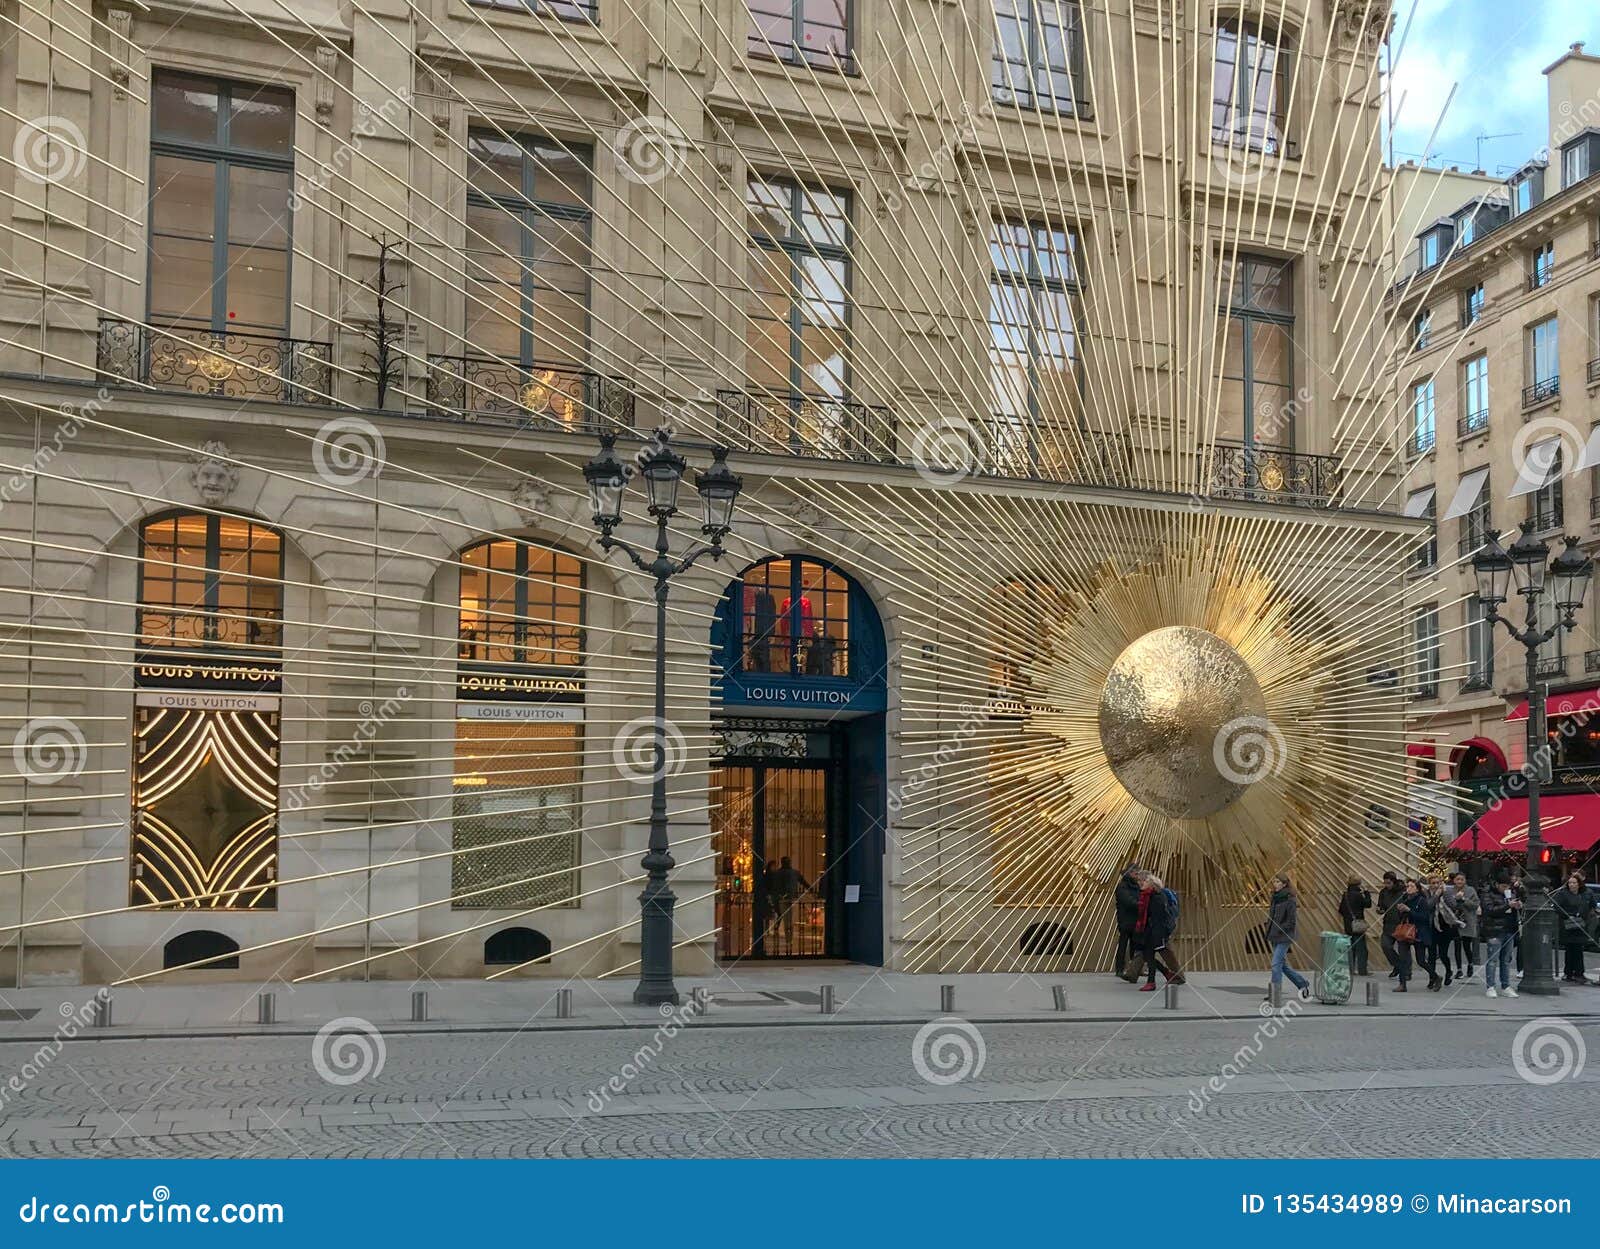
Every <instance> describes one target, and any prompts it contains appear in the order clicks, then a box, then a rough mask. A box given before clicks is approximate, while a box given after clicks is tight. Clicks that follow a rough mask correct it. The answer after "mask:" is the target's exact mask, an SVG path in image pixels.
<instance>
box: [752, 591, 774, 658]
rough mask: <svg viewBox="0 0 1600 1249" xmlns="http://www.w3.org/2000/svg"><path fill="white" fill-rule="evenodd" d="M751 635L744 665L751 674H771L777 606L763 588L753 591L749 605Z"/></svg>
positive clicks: (768, 592)
mask: <svg viewBox="0 0 1600 1249" xmlns="http://www.w3.org/2000/svg"><path fill="white" fill-rule="evenodd" d="M750 614H751V626H752V634H751V640H750V645H749V649H748V653H747V654H746V656H745V660H746V664H747V666H748V667H749V669H750V671H752V672H771V671H772V665H773V635H774V633H775V632H776V631H777V628H778V605H777V602H776V600H775V599H774V598H773V597H772V591H771V590H769V589H767V588H766V587H765V586H762V587H760V588H759V589H757V590H756V591H755V595H754V598H753V601H752V603H751V611H750Z"/></svg>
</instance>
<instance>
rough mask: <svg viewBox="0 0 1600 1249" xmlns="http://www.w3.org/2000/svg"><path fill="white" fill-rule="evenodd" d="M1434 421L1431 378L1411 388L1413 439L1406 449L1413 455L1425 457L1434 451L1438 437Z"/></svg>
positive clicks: (1411, 438)
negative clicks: (1434, 444)
mask: <svg viewBox="0 0 1600 1249" xmlns="http://www.w3.org/2000/svg"><path fill="white" fill-rule="evenodd" d="M1434 420H1435V417H1434V402H1433V379H1432V378H1431V377H1430V378H1428V379H1427V380H1426V381H1421V382H1417V383H1415V384H1414V385H1413V386H1412V387H1411V437H1410V439H1409V441H1408V442H1407V444H1406V449H1407V450H1408V451H1409V452H1410V453H1411V454H1412V455H1424V454H1426V453H1427V452H1429V451H1432V450H1433V443H1434V439H1435V437H1436V436H1437V429H1436V426H1435V424H1434Z"/></svg>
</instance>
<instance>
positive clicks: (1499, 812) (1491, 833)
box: [1450, 794, 1600, 854]
mask: <svg viewBox="0 0 1600 1249" xmlns="http://www.w3.org/2000/svg"><path fill="white" fill-rule="evenodd" d="M1473 828H1476V829H1477V830H1478V845H1477V848H1478V849H1479V850H1480V851H1482V852H1484V853H1486V854H1487V853H1491V852H1495V851H1500V850H1526V849H1527V848H1528V800H1527V799H1526V798H1503V799H1501V801H1500V806H1499V807H1498V809H1495V810H1490V811H1485V812H1484V813H1483V815H1482V817H1480V818H1479V820H1478V822H1477V823H1476V824H1475V825H1473ZM1539 833H1540V835H1541V836H1542V837H1543V838H1544V839H1545V840H1546V841H1548V842H1550V843H1551V844H1552V845H1557V846H1565V847H1566V848H1567V849H1569V850H1588V849H1591V848H1592V847H1593V846H1594V845H1595V843H1596V842H1600V794H1545V795H1543V796H1542V797H1541V798H1540V799H1539ZM1472 848H1473V845H1472V828H1469V829H1467V831H1466V832H1464V833H1462V834H1461V836H1459V837H1457V838H1456V839H1455V840H1454V841H1452V842H1451V843H1450V849H1452V850H1471V849H1472Z"/></svg>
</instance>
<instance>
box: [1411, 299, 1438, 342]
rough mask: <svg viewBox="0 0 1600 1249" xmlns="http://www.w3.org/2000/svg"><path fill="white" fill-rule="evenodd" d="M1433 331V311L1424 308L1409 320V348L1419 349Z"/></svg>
mask: <svg viewBox="0 0 1600 1249" xmlns="http://www.w3.org/2000/svg"><path fill="white" fill-rule="evenodd" d="M1432 333H1433V313H1432V312H1430V311H1429V310H1428V309H1426V308H1424V309H1423V310H1422V311H1421V312H1419V313H1417V315H1416V317H1415V318H1414V319H1413V320H1412V322H1411V350H1412V351H1421V350H1423V349H1424V348H1425V347H1427V345H1428V339H1429V336H1430V335H1431V334H1432Z"/></svg>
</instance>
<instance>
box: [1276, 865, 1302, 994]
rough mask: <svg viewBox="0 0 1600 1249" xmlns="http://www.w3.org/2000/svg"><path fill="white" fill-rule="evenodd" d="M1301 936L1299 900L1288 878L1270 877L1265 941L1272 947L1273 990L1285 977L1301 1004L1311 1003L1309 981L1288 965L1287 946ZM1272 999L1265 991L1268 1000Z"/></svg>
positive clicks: (1280, 876)
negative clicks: (1295, 991) (1270, 888)
mask: <svg viewBox="0 0 1600 1249" xmlns="http://www.w3.org/2000/svg"><path fill="white" fill-rule="evenodd" d="M1299 935H1300V901H1299V899H1298V898H1296V897H1295V896H1294V889H1293V888H1291V887H1290V884H1289V878H1288V877H1287V876H1283V875H1278V876H1274V877H1273V878H1272V901H1271V902H1270V903H1269V904H1268V906H1267V941H1268V942H1269V943H1270V944H1271V946H1272V988H1273V989H1276V988H1277V987H1278V986H1279V985H1281V984H1282V983H1283V978H1284V977H1285V976H1288V977H1289V981H1290V983H1291V984H1293V985H1294V987H1295V988H1296V989H1298V990H1300V997H1301V999H1302V1000H1303V1001H1308V1002H1309V1001H1310V1000H1311V982H1310V981H1309V980H1307V979H1306V978H1305V977H1304V976H1302V975H1301V974H1300V973H1299V972H1297V971H1296V970H1295V969H1294V968H1293V967H1290V966H1289V947H1290V946H1292V945H1293V944H1294V941H1295V938H1296V937H1297V936H1299ZM1272 998H1273V994H1272V991H1271V990H1269V991H1268V992H1267V1001H1269V1002H1270V1001H1271V1000H1272Z"/></svg>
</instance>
